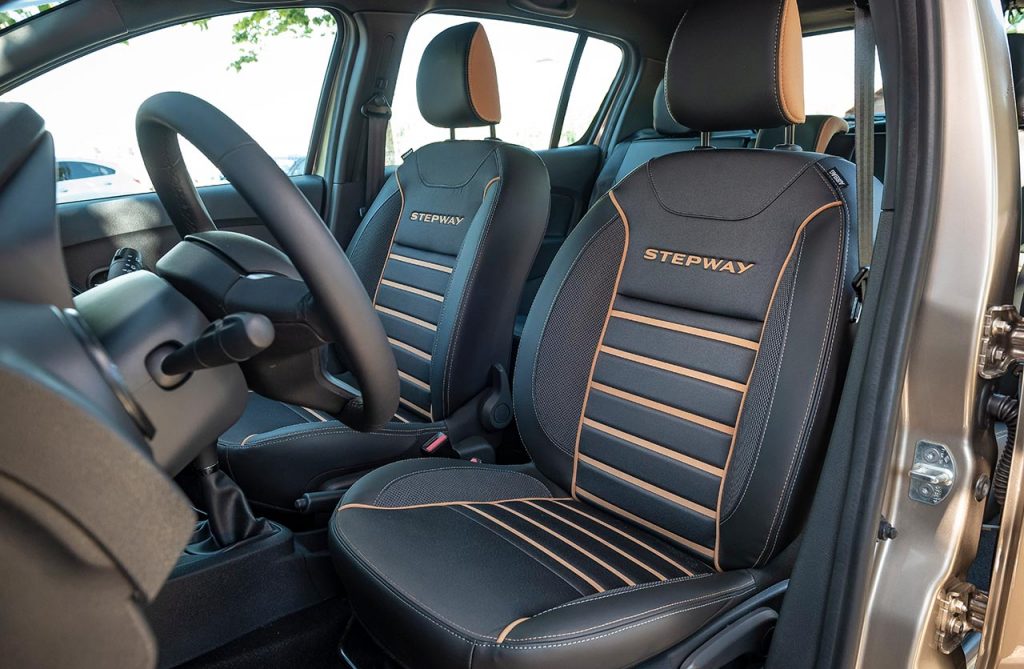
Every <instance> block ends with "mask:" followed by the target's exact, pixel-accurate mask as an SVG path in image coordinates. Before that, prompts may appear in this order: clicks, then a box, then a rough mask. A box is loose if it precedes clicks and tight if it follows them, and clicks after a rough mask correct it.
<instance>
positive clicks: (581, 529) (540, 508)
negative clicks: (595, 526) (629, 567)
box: [524, 501, 682, 581]
mask: <svg viewBox="0 0 1024 669" xmlns="http://www.w3.org/2000/svg"><path fill="white" fill-rule="evenodd" d="M524 503H525V504H528V505H530V506H532V507H533V508H535V509H537V510H538V511H542V512H544V513H546V514H548V515H549V516H551V517H552V518H555V519H556V520H559V521H561V522H562V523H564V524H566V525H568V526H569V527H572V528H575V529H576V530H577V531H578V532H582V533H583V534H585V535H587V536H588V537H590V538H591V539H593V540H594V541H598V542H600V543H602V544H604V545H605V546H607V547H608V548H610V549H612V550H613V551H615V552H616V553H618V554H619V555H621V556H622V557H624V558H626V559H627V560H629V561H630V562H632V563H633V564H635V565H637V566H639V567H642V568H644V569H646V570H647V571H649V572H650V573H652V574H654V576H655V578H657V579H658V580H659V581H664V580H665V578H666V577H665V575H664V574H662V573H661V572H660V571H658V570H657V569H655V568H654V567H652V566H650V565H649V564H646V563H645V562H643V561H642V560H640V559H639V558H637V557H636V556H633V555H630V554H629V553H627V552H626V551H624V550H622V549H621V548H619V547H618V546H616V545H615V544H613V543H612V542H610V541H607V540H605V539H602V538H601V537H600V536H598V535H596V534H594V533H593V532H591V531H590V530H588V529H587V528H585V527H582V526H580V525H577V524H576V523H574V522H572V521H571V520H569V519H568V518H563V517H562V516H560V515H558V514H557V513H555V512H554V511H550V510H548V509H545V508H544V507H543V506H541V505H540V504H537V503H536V502H530V501H525V502H524ZM592 520H597V519H596V518H592ZM597 522H601V521H597ZM607 527H609V528H611V529H613V530H614V529H615V528H614V527H611V526H610V525H607ZM620 533H621V534H623V536H626V537H629V535H628V534H626V533H625V532H620ZM629 538H631V539H632V537H629ZM633 541H637V540H636V539H633ZM637 543H639V542H637ZM641 545H643V544H641ZM648 548H650V547H648ZM664 559H666V560H667V559H668V558H664ZM681 568H682V567H680V569H681Z"/></svg>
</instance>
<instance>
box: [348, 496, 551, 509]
mask: <svg viewBox="0 0 1024 669" xmlns="http://www.w3.org/2000/svg"><path fill="white" fill-rule="evenodd" d="M570 499H571V498H570V497H514V498H512V499H496V500H493V501H491V502H477V501H474V500H471V499H460V500H455V501H452V502H426V503H424V504H405V505H402V506H378V505H375V504H364V503H362V502H352V503H351V504H342V505H341V506H339V507H338V511H344V510H345V509H375V510H378V511H407V510H409V509H429V508H432V507H435V506H465V505H466V504H478V505H479V504H507V503H509V502H528V501H543V502H562V501H569V500H570Z"/></svg>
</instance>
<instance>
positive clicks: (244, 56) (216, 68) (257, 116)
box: [0, 9, 338, 202]
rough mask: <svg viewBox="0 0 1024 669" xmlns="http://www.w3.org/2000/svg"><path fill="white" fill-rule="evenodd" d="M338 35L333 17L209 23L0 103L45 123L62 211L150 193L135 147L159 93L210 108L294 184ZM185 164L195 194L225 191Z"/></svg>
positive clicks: (159, 36)
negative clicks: (147, 107)
mask: <svg viewBox="0 0 1024 669" xmlns="http://www.w3.org/2000/svg"><path fill="white" fill-rule="evenodd" d="M337 33H338V27H337V24H336V22H335V20H334V17H333V16H332V15H331V14H330V13H328V12H326V11H324V10H320V9H283V10H259V11H255V12H249V13H244V14H232V15H228V16H220V17H216V18H210V19H204V20H201V21H195V22H190V23H184V24H181V25H177V26H172V27H169V28H163V29H161V30H157V31H155V32H152V33H148V34H145V35H140V36H138V37H133V38H132V39H130V40H128V41H127V42H122V43H118V44H113V45H111V46H108V47H105V48H103V49H101V50H99V51H96V52H93V53H91V54H88V55H85V56H82V57H81V58H79V59H77V60H74V61H72V62H70V63H67V64H65V65H61V66H59V67H57V68H56V69H54V70H51V71H50V72H47V73H45V74H43V75H41V76H39V77H37V78H35V79H33V80H32V81H29V82H27V83H25V84H22V85H21V86H19V87H17V88H15V89H13V90H11V91H9V92H8V93H5V94H4V95H2V96H0V100H2V101H4V102H24V103H27V104H29V105H31V106H32V107H33V108H34V109H35V110H36V111H37V112H39V114H40V115H41V116H42V117H43V118H44V119H46V125H47V127H48V128H49V130H50V132H51V133H53V138H54V144H55V148H56V153H57V178H58V181H59V184H58V188H57V200H58V202H74V201H80V200H90V199H95V198H103V197H112V196H119V195H129V194H135V193H143V192H146V191H151V190H152V185H151V184H150V182H149V177H148V176H147V174H146V169H145V166H144V165H143V163H142V158H141V157H140V156H139V149H138V143H137V141H136V138H135V112H136V111H137V110H138V108H139V105H140V104H142V102H143V101H144V100H145V99H146V98H148V97H149V96H151V95H153V94H155V93H160V92H163V91H184V92H187V93H192V94H194V95H197V96H199V97H201V98H203V99H204V100H207V101H208V102H210V103H211V104H213V105H215V106H216V107H218V108H219V109H221V110H222V111H223V112H224V113H225V114H227V115H228V116H230V117H231V118H232V119H234V120H235V121H236V122H237V123H238V124H239V125H240V126H242V128H244V129H245V130H246V132H248V133H249V134H250V135H252V136H253V138H254V139H255V140H256V141H257V142H259V144H260V145H261V146H263V148H264V149H266V151H267V153H269V154H270V155H271V156H273V157H274V159H275V160H276V161H277V163H278V164H279V165H280V166H281V168H282V169H283V170H284V171H285V172H286V173H288V174H302V173H304V172H305V171H306V155H307V154H308V152H309V146H310V139H311V135H312V131H313V125H314V122H315V117H316V112H317V107H318V105H319V101H320V93H321V90H322V88H323V82H324V77H325V74H326V71H327V67H328V63H329V61H330V57H331V51H332V49H333V48H334V45H335V42H336V41H337ZM182 153H183V155H184V156H185V162H186V163H187V164H188V168H189V173H190V174H191V175H192V179H193V181H194V182H195V184H196V186H209V185H214V184H218V183H224V177H223V176H222V175H221V174H220V172H219V171H218V170H217V169H216V168H215V167H214V166H213V165H212V164H211V163H210V162H209V161H207V160H206V159H205V158H204V157H203V156H202V155H201V154H199V152H198V151H196V150H195V149H194V148H193V147H191V146H190V145H188V144H186V143H185V142H182ZM91 177H103V179H90V178H91Z"/></svg>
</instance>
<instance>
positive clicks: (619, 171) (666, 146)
mask: <svg viewBox="0 0 1024 669" xmlns="http://www.w3.org/2000/svg"><path fill="white" fill-rule="evenodd" d="M653 107H654V116H653V119H654V126H653V128H651V129H650V130H641V131H640V132H638V133H636V134H635V135H633V136H631V137H630V138H629V139H626V140H624V141H621V142H619V143H618V144H616V145H615V147H614V148H613V149H612V150H611V152H610V153H609V154H608V159H607V160H605V162H604V166H603V167H602V168H601V171H600V172H599V173H598V175H597V181H595V182H594V193H593V195H592V196H591V198H590V204H591V206H593V205H594V203H595V202H597V201H598V200H600V199H601V197H602V196H604V194H605V193H607V192H608V190H609V189H610V188H611V187H612V186H614V185H615V184H617V183H618V182H619V181H620V180H621V179H622V178H623V177H625V176H626V175H627V174H629V173H630V172H632V171H633V170H635V169H636V168H638V167H640V166H641V165H643V164H644V163H646V162H647V161H648V160H651V159H653V158H660V157H661V156H667V155H668V154H670V153H676V152H677V151H689V150H690V149H692V148H694V147H695V146H697V145H698V144H700V133H698V132H696V131H695V130H691V129H690V128H687V127H686V126H684V125H681V124H679V123H677V122H676V120H675V119H674V118H672V115H671V114H669V112H668V107H667V106H666V104H665V81H664V80H662V82H661V83H660V84H658V89H657V91H655V93H654V104H653ZM749 140H750V135H749V133H748V132H745V131H744V132H728V133H718V134H717V135H716V136H715V138H714V144H715V146H716V147H718V148H722V149H725V148H740V147H744V146H746V145H747V143H748V142H749Z"/></svg>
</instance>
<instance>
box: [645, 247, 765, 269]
mask: <svg viewBox="0 0 1024 669" xmlns="http://www.w3.org/2000/svg"><path fill="white" fill-rule="evenodd" d="M644 260H650V261H653V262H662V263H668V264H670V265H678V266H679V267H696V268H697V269H703V270H707V271H709V272H725V273H727V274H743V273H744V272H746V271H747V270H748V269H750V268H752V267H753V266H754V265H755V263H752V262H743V261H742V260H735V259H730V258H714V257H711V256H699V255H694V254H692V253H683V252H680V251H672V250H670V249H656V248H648V249H645V250H644Z"/></svg>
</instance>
